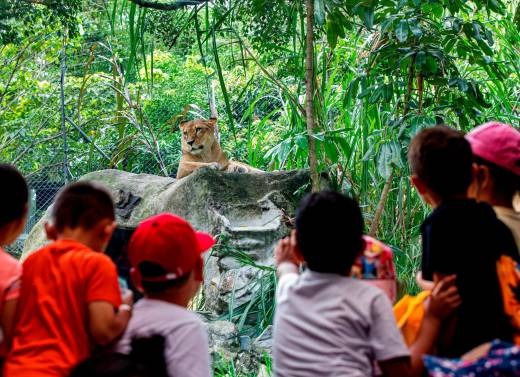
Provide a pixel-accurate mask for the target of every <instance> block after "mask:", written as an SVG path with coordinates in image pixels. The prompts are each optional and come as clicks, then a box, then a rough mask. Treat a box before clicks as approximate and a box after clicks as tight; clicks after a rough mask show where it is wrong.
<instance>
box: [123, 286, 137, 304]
mask: <svg viewBox="0 0 520 377" xmlns="http://www.w3.org/2000/svg"><path fill="white" fill-rule="evenodd" d="M121 301H122V303H123V304H124V305H129V306H132V305H133V304H134V293H133V292H132V291H131V290H130V289H127V290H125V291H124V292H123V294H122V297H121Z"/></svg>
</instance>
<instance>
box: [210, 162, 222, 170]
mask: <svg viewBox="0 0 520 377" xmlns="http://www.w3.org/2000/svg"><path fill="white" fill-rule="evenodd" d="M208 168H209V169H211V170H224V167H223V166H222V164H219V163H218V162H211V163H209V164H208Z"/></svg>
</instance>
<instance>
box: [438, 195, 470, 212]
mask: <svg viewBox="0 0 520 377" xmlns="http://www.w3.org/2000/svg"><path fill="white" fill-rule="evenodd" d="M467 199H469V198H468V195H467V194H456V195H450V196H447V197H445V198H440V197H436V198H435V199H433V200H432V202H433V204H432V207H433V208H434V209H435V208H437V207H438V206H440V205H441V204H443V203H446V202H451V201H453V200H467Z"/></svg>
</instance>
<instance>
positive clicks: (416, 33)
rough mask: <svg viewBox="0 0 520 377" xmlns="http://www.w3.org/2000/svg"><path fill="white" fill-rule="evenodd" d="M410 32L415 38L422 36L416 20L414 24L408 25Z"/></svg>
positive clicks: (419, 25)
mask: <svg viewBox="0 0 520 377" xmlns="http://www.w3.org/2000/svg"><path fill="white" fill-rule="evenodd" d="M409 25H410V30H411V32H412V34H413V36H414V37H415V38H421V37H422V35H423V32H422V29H421V24H420V23H419V21H418V20H415V21H414V22H411V23H409Z"/></svg>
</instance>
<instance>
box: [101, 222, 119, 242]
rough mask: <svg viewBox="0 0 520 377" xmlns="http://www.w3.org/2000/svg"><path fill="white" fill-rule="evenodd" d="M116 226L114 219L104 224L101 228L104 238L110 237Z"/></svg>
mask: <svg viewBox="0 0 520 377" xmlns="http://www.w3.org/2000/svg"><path fill="white" fill-rule="evenodd" d="M116 228H117V223H116V222H115V221H112V222H111V223H109V224H107V225H105V227H104V228H103V233H104V236H105V238H106V239H110V238H112V234H114V231H115V230H116Z"/></svg>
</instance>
